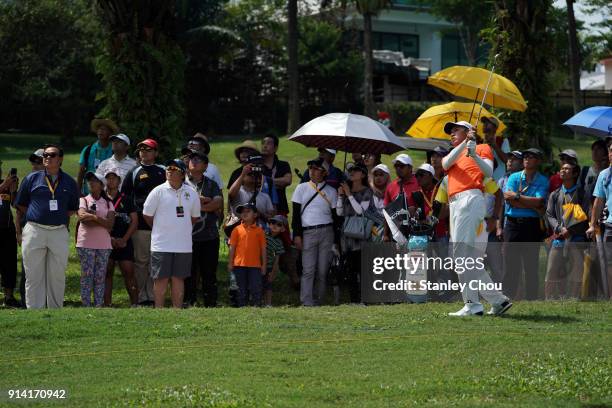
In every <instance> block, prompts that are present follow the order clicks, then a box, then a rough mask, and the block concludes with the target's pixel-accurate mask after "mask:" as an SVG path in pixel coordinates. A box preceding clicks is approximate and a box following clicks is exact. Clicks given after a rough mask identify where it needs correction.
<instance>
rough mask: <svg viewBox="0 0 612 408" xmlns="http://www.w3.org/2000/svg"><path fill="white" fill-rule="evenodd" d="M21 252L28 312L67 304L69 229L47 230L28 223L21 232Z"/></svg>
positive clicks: (62, 227)
mask: <svg viewBox="0 0 612 408" xmlns="http://www.w3.org/2000/svg"><path fill="white" fill-rule="evenodd" d="M22 239H23V241H22V245H21V251H22V256H23V267H24V269H25V276H26V285H25V293H26V306H27V307H28V309H43V308H44V307H45V306H46V307H48V308H60V307H62V306H63V305H64V290H65V288H66V267H67V266H68V239H69V237H68V229H67V228H66V227H65V226H61V227H59V228H54V229H48V228H45V226H41V225H39V224H35V223H31V222H28V223H27V224H26V225H25V227H24V228H23V232H22Z"/></svg>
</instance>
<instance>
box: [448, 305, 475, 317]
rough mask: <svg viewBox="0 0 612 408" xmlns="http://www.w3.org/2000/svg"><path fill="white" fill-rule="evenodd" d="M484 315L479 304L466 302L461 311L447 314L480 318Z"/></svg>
mask: <svg viewBox="0 0 612 408" xmlns="http://www.w3.org/2000/svg"><path fill="white" fill-rule="evenodd" d="M483 313H484V307H482V304H480V303H471V302H468V303H466V304H465V306H463V307H462V308H461V310H459V311H457V312H453V313H449V314H448V315H449V316H482V315H483Z"/></svg>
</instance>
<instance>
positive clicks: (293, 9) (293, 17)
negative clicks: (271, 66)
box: [287, 0, 300, 134]
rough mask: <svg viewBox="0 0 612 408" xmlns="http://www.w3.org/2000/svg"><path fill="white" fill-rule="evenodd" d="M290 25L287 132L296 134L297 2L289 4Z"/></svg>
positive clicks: (288, 23) (298, 111)
mask: <svg viewBox="0 0 612 408" xmlns="http://www.w3.org/2000/svg"><path fill="white" fill-rule="evenodd" d="M287 14H288V18H287V25H288V27H287V28H288V34H289V35H288V44H287V50H288V54H289V55H288V57H289V58H288V63H287V81H288V88H289V104H288V105H289V106H288V109H289V112H288V123H287V132H288V133H289V134H291V133H293V132H295V131H296V130H298V128H299V127H300V88H299V70H298V35H299V34H298V4H297V0H288V2H287Z"/></svg>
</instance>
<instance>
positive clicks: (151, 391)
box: [0, 302, 612, 407]
mask: <svg viewBox="0 0 612 408" xmlns="http://www.w3.org/2000/svg"><path fill="white" fill-rule="evenodd" d="M457 307H458V304H423V305H395V306H369V307H359V306H340V307H320V308H272V309H252V308H247V309H230V308H218V309H199V308H196V309H188V310H179V311H177V310H169V309H166V310H149V309H102V310H93V309H81V308H67V309H64V310H49V311H24V310H5V311H3V312H2V313H0V327H2V328H3V341H2V347H3V353H2V357H0V359H1V364H2V367H3V375H2V377H1V378H0V390H3V391H2V392H3V393H4V395H3V396H2V397H0V401H6V397H5V396H6V390H8V389H13V388H21V389H23V388H31V389H40V388H45V389H65V390H66V391H67V395H68V399H67V400H65V401H64V402H63V404H62V406H64V405H66V406H73V407H90V406H92V407H95V406H130V407H132V406H137V405H141V406H160V407H161V406H164V407H166V406H168V407H170V406H172V407H192V406H193V407H196V406H198V407H199V406H202V407H242V406H247V407H261V406H272V407H304V406H316V407H335V406H359V407H380V406H389V407H395V406H413V405H423V406H440V407H448V406H464V407H474V406H482V407H490V406H496V407H498V406H508V407H511V406H512V407H514V406H576V407H577V406H590V407H595V406H598V407H600V406H601V407H603V406H610V404H612V376H611V373H612V355H611V354H610V344H611V341H612V336H611V335H612V332H611V330H610V327H611V324H612V313H611V312H612V308H611V306H610V303H604V302H601V303H575V302H564V303H561V302H548V303H544V302H520V303H519V304H517V305H515V307H514V308H513V309H512V310H511V312H510V313H509V314H508V315H507V316H506V317H504V318H493V317H481V318H467V319H455V318H449V317H447V316H446V315H445V314H446V312H449V311H453V310H455V309H456V308H457ZM5 406H9V405H7V404H6V403H5ZM15 406H19V405H17V404H15ZM40 406H53V405H51V404H48V403H47V404H41V405H40Z"/></svg>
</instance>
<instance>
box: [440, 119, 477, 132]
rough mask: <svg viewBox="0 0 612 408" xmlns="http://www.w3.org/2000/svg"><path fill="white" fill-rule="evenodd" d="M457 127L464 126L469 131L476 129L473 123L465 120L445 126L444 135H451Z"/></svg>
mask: <svg viewBox="0 0 612 408" xmlns="http://www.w3.org/2000/svg"><path fill="white" fill-rule="evenodd" d="M455 126H463V127H464V128H466V129H467V130H471V129H472V128H473V127H474V126H472V124H471V123H469V122H466V121H465V120H460V121H459V122H447V123H446V125H444V133H446V134H447V135H450V134H451V130H453V127H455Z"/></svg>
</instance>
